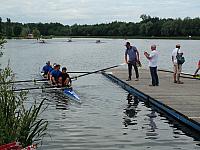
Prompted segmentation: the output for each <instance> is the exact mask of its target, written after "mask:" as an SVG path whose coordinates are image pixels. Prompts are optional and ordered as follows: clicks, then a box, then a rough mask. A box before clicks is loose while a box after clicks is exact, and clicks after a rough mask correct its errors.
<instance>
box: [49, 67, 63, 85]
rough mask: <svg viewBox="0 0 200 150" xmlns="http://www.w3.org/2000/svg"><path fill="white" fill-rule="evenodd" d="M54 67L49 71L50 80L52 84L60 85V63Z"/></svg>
mask: <svg viewBox="0 0 200 150" xmlns="http://www.w3.org/2000/svg"><path fill="white" fill-rule="evenodd" d="M54 66H55V67H54V69H53V70H52V71H51V73H50V81H51V83H52V84H53V85H58V86H62V72H61V71H60V65H59V64H55V65H54Z"/></svg>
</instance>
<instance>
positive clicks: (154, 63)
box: [144, 45, 159, 86]
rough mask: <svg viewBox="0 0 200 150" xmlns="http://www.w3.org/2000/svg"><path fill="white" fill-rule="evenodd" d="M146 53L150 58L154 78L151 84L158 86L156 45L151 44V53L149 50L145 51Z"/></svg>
mask: <svg viewBox="0 0 200 150" xmlns="http://www.w3.org/2000/svg"><path fill="white" fill-rule="evenodd" d="M144 55H145V56H146V58H147V59H148V60H149V68H150V73H151V79H152V84H151V85H149V86H158V85H159V79H158V74H157V66H158V52H157V51H156V45H151V53H150V54H148V53H147V52H144Z"/></svg>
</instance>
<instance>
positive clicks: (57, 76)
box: [51, 70, 62, 81]
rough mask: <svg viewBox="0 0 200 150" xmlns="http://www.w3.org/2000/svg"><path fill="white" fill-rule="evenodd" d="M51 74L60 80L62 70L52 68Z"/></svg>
mask: <svg viewBox="0 0 200 150" xmlns="http://www.w3.org/2000/svg"><path fill="white" fill-rule="evenodd" d="M51 75H52V77H54V78H55V80H56V81H58V78H59V77H62V72H61V71H60V70H52V71H51Z"/></svg>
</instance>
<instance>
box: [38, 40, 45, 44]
mask: <svg viewBox="0 0 200 150" xmlns="http://www.w3.org/2000/svg"><path fill="white" fill-rule="evenodd" d="M38 43H46V42H45V40H39V42H38Z"/></svg>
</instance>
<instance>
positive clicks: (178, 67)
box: [172, 44, 183, 84]
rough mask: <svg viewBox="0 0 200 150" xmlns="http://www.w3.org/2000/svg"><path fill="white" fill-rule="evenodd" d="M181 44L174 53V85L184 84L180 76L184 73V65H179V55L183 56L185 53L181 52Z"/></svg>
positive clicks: (177, 45)
mask: <svg viewBox="0 0 200 150" xmlns="http://www.w3.org/2000/svg"><path fill="white" fill-rule="evenodd" d="M180 47H181V46H180V44H176V48H175V49H174V50H173V51H172V63H173V67H174V74H173V78H174V83H178V84H183V82H181V81H180V74H181V71H182V64H178V61H177V58H176V56H177V55H183V53H182V52H181V50H180Z"/></svg>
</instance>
